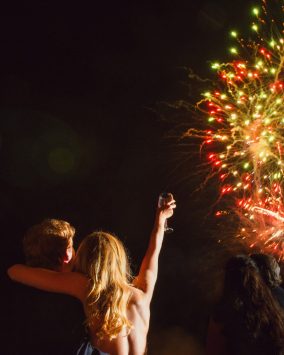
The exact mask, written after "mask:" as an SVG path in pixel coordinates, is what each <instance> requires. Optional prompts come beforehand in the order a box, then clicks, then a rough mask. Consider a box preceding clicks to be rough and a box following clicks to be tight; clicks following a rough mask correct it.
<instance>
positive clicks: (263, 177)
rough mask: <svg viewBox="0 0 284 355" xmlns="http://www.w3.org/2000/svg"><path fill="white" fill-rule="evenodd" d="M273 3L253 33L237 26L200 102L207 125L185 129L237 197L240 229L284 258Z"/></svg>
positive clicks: (281, 122) (282, 108) (280, 78)
mask: <svg viewBox="0 0 284 355" xmlns="http://www.w3.org/2000/svg"><path fill="white" fill-rule="evenodd" d="M267 9H268V7H267V5H266V3H265V2H263V3H262V6H261V8H259V9H258V8H254V9H253V11H252V13H253V16H254V22H253V23H252V25H251V30H252V32H253V38H252V39H249V40H244V39H243V38H240V36H239V35H238V33H237V31H232V32H231V36H232V38H233V40H234V41H235V46H233V47H231V48H230V53H231V55H232V58H233V59H232V60H231V61H230V62H227V63H219V62H215V63H212V65H211V67H212V69H213V70H215V71H216V74H217V77H218V79H217V80H216V82H215V83H214V88H212V89H211V90H208V91H207V92H205V93H203V98H202V99H201V100H200V101H199V102H198V103H197V108H198V109H199V110H200V112H201V113H202V116H203V117H204V118H205V120H206V121H205V122H206V123H205V125H204V126H205V128H204V129H201V130H198V129H194V128H191V129H189V130H188V131H187V132H186V133H185V136H190V137H196V138H199V139H201V148H202V152H203V153H204V154H205V155H206V157H207V158H206V159H207V162H208V164H209V166H210V167H211V173H210V174H209V176H210V177H212V176H217V177H218V179H219V180H220V186H221V187H220V197H222V198H224V195H227V194H230V195H231V196H232V197H233V198H234V199H235V200H236V201H237V203H236V204H234V207H232V209H234V210H235V213H237V215H238V216H239V217H240V224H241V227H240V231H239V235H240V236H242V238H245V239H246V240H247V241H248V242H249V245H250V246H251V247H253V246H258V247H260V248H261V249H264V250H267V249H269V250H271V251H273V252H274V253H276V254H278V256H279V257H280V258H281V257H282V254H284V206H283V196H282V185H283V179H284V157H283V154H284V69H283V65H284V35H283V23H281V26H280V29H281V30H279V26H278V25H277V24H276V21H275V20H273V19H270V18H269V14H268V10H267ZM281 15H282V16H283V9H281ZM267 32H269V33H268V34H267ZM216 214H217V215H221V214H222V212H221V211H218V212H217V213H216Z"/></svg>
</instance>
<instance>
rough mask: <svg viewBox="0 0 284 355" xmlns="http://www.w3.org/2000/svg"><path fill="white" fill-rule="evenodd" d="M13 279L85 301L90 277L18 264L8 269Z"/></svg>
mask: <svg viewBox="0 0 284 355" xmlns="http://www.w3.org/2000/svg"><path fill="white" fill-rule="evenodd" d="M8 275H9V277H10V279H12V280H13V281H17V282H20V283H23V284H25V285H28V286H32V287H35V288H38V289H40V290H44V291H49V292H58V293H65V294H68V295H71V296H74V297H76V298H78V299H79V300H80V301H82V302H84V300H85V297H86V292H87V286H88V279H87V278H86V276H84V275H83V274H80V273H78V272H57V271H52V270H48V269H42V268H35V267H30V266H26V265H22V264H16V265H13V266H11V267H10V268H9V269H8Z"/></svg>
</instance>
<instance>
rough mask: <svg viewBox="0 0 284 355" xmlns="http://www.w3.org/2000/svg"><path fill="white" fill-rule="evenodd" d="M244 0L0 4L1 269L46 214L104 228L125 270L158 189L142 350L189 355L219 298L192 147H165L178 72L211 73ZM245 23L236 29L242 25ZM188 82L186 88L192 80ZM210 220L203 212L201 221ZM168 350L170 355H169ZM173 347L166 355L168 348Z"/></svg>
mask: <svg viewBox="0 0 284 355" xmlns="http://www.w3.org/2000/svg"><path fill="white" fill-rule="evenodd" d="M251 5H252V4H251V3H250V2H249V1H245V0H242V1H238V2H230V1H225V0H222V1H221V0H218V1H203V0H201V1H195V0H194V1H193V0H187V1H185V0H176V1H170V0H163V1H162V0H158V1H149V0H145V1H140V2H135V1H113V0H111V1H105V2H99V1H92V2H91V1H81V2H73V3H72V2H62V1H58V2H53V1H25V2H13V1H11V2H9V4H8V5H5V6H3V5H2V9H1V13H0V45H1V55H0V75H1V83H0V90H1V102H0V103H1V106H0V118H1V123H0V164H1V191H0V196H1V216H0V221H1V227H2V228H1V229H2V233H1V234H2V244H1V249H2V253H1V255H2V261H3V262H4V268H6V267H7V265H10V264H11V263H13V262H16V261H19V260H21V258H22V255H21V239H22V236H23V233H24V231H25V230H26V229H27V228H28V227H29V226H31V225H33V224H35V223H37V222H39V221H41V220H42V219H43V218H45V217H53V218H59V219H65V220H67V221H69V222H70V223H71V224H73V225H74V226H75V227H76V230H77V234H76V235H77V237H76V243H77V244H78V243H79V242H80V240H81V239H82V238H83V236H84V235H86V234H87V233H89V232H90V231H92V230H94V229H99V228H102V229H106V230H109V231H111V232H114V233H116V234H117V235H118V236H119V237H120V238H121V239H122V240H123V241H124V242H125V244H126V247H127V249H128V250H129V254H130V257H131V260H132V262H133V270H134V272H135V271H137V268H138V266H139V263H140V261H141V259H142V257H143V253H144V252H145V249H146V247H147V242H148V236H149V234H150V231H151V226H152V223H153V219H154V211H155V208H156V204H157V198H158V195H159V193H160V192H161V191H171V192H172V193H173V194H174V196H175V198H176V200H177V205H178V208H177V210H176V213H175V216H174V217H173V218H172V220H170V221H169V223H170V224H171V225H172V226H173V227H174V229H175V232H174V234H172V235H169V236H166V239H165V242H164V247H163V250H162V253H161V258H160V274H159V280H158V283H157V287H156V291H155V295H154V299H153V302H152V307H151V309H152V316H151V329H150V334H149V353H150V354H158V355H160V354H161V355H164V354H165V355H168V354H173V353H176V354H178V353H179V354H199V353H201V352H202V346H203V343H204V339H205V334H206V327H207V320H208V314H209V312H210V309H211V306H212V304H213V303H214V297H215V295H216V292H217V291H216V290H217V289H218V282H217V280H218V277H219V270H220V265H221V264H222V260H223V259H224V258H225V257H226V256H227V253H228V248H227V246H224V245H222V243H221V244H220V243H218V241H219V240H220V239H222V237H223V236H224V235H225V234H226V232H225V231H224V230H223V229H220V228H219V229H218V228H217V227H216V221H215V219H214V218H212V217H211V216H210V213H211V208H210V206H212V205H213V204H214V202H215V200H216V191H217V190H216V189H217V187H216V186H215V185H214V183H212V185H210V186H207V187H205V188H204V189H201V190H198V189H197V188H198V186H199V185H200V184H201V183H202V182H203V179H204V176H205V175H204V172H202V171H201V170H199V169H200V168H199V165H200V159H199V155H198V145H197V143H196V142H193V143H192V144H188V142H185V143H184V142H183V141H180V140H179V139H178V135H179V134H180V132H181V131H182V130H183V129H185V128H186V127H187V128H188V127H192V126H194V125H195V121H194V120H193V116H192V113H191V112H186V111H185V110H181V111H180V110H179V111H176V110H172V109H169V108H168V107H167V105H166V104H165V103H172V102H174V101H176V100H180V99H183V100H188V102H191V103H192V104H194V103H195V102H196V100H198V99H199V95H200V91H199V84H198V85H195V84H194V82H193V81H192V80H191V77H190V75H189V73H195V74H197V75H200V76H201V77H203V78H204V77H210V76H212V75H211V71H210V61H214V60H216V59H217V60H218V59H220V58H227V57H228V55H227V52H228V46H229V43H230V40H229V36H228V31H229V30H231V29H232V28H241V29H243V28H247V27H248V26H249V24H250V15H249V12H250V10H251ZM244 24H245V25H244ZM195 82H196V81H195ZM208 215H209V217H208ZM173 349H175V350H173ZM173 351H174V352H173Z"/></svg>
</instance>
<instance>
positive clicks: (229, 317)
mask: <svg viewBox="0 0 284 355" xmlns="http://www.w3.org/2000/svg"><path fill="white" fill-rule="evenodd" d="M206 354H210V355H211V354H228V355H282V354H284V314H283V311H282V309H281V307H280V306H279V304H278V302H277V301H276V300H275V299H274V297H273V296H272V294H271V292H270V289H269V288H268V286H267V285H266V284H265V282H264V281H263V279H262V277H261V275H260V273H259V271H258V268H257V266H256V264H255V262H254V261H253V260H252V259H251V258H250V257H248V256H245V255H238V256H235V257H232V258H231V259H230V260H229V261H228V263H227V265H226V269H225V280H224V290H223V297H222V300H221V302H220V304H219V306H218V307H217V309H216V312H215V314H214V316H213V317H212V319H211V321H210V325H209V330H208V337H207V344H206Z"/></svg>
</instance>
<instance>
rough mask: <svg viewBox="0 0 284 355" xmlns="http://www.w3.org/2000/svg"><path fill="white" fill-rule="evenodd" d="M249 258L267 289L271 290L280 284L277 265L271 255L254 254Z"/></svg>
mask: <svg viewBox="0 0 284 355" xmlns="http://www.w3.org/2000/svg"><path fill="white" fill-rule="evenodd" d="M251 258H252V259H253V261H254V262H255V263H256V265H257V267H258V269H259V272H260V274H261V276H262V278H263V279H264V281H265V282H266V284H267V285H268V286H269V287H271V288H273V287H277V286H279V285H280V284H281V282H282V279H281V276H280V273H279V264H278V263H277V261H276V259H275V258H274V257H273V256H272V255H268V254H262V253H256V254H252V255H251Z"/></svg>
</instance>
